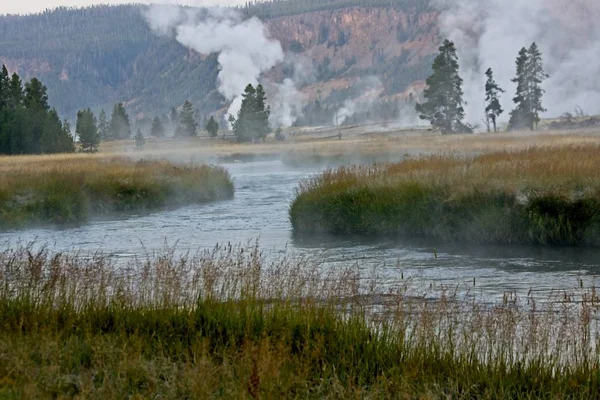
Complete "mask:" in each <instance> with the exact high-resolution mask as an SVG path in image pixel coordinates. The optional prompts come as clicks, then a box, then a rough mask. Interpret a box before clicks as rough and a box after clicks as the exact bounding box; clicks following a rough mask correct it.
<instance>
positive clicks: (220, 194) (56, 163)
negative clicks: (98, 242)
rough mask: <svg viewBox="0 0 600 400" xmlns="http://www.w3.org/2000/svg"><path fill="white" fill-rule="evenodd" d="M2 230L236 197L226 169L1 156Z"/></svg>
mask: <svg viewBox="0 0 600 400" xmlns="http://www.w3.org/2000/svg"><path fill="white" fill-rule="evenodd" d="M0 178H1V181H0V229H2V228H3V229H7V228H19V227H27V226H32V225H44V224H56V225H62V224H79V223H83V222H85V221H86V220H88V219H89V218H92V217H103V216H110V215H113V214H124V213H131V212H144V211H150V210H156V209H161V208H167V207H176V206H181V205H188V204H198V203H205V202H209V201H215V200H223V199H229V198H232V197H233V183H232V181H231V178H230V176H229V174H228V172H227V171H226V170H224V169H223V168H220V167H213V166H206V165H189V164H172V163H168V162H164V161H143V160H142V161H137V162H136V161H132V160H128V159H125V158H99V157H94V158H92V157H90V158H85V157H82V156H76V157H66V158H64V159H62V158H57V157H53V158H45V157H40V158H32V157H29V158H27V159H25V160H21V159H20V158H14V159H11V158H4V159H0Z"/></svg>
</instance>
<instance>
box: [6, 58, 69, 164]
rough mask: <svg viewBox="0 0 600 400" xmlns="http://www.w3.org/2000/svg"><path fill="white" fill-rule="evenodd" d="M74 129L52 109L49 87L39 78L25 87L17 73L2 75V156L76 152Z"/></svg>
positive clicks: (32, 80) (33, 79)
mask: <svg viewBox="0 0 600 400" xmlns="http://www.w3.org/2000/svg"><path fill="white" fill-rule="evenodd" d="M69 130H70V128H69V127H68V126H67V125H66V124H63V123H61V120H60V118H59V116H58V113H57V112H56V110H54V109H50V107H49V106H48V94H47V89H46V87H45V86H44V85H43V84H42V82H40V81H39V80H38V79H36V78H32V79H31V81H29V82H27V83H26V84H25V89H23V86H22V82H21V78H20V77H19V75H17V74H16V73H15V74H13V75H12V77H11V78H9V76H8V70H7V69H6V66H3V67H2V70H1V72H0V154H40V153H67V152H72V151H74V145H73V138H72V136H71V134H70V132H69Z"/></svg>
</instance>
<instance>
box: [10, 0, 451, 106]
mask: <svg viewBox="0 0 600 400" xmlns="http://www.w3.org/2000/svg"><path fill="white" fill-rule="evenodd" d="M437 18H438V15H437V14H436V13H435V12H431V11H421V10H417V9H411V8H407V9H399V8H397V7H346V8H340V9H334V10H327V11H316V12H310V13H306V14H299V15H293V16H286V17H279V18H273V19H269V20H268V21H266V25H267V27H268V29H269V31H270V34H271V36H273V37H274V38H276V39H278V40H279V41H281V43H282V46H283V48H284V50H285V51H286V52H288V53H289V54H290V55H291V56H290V57H289V58H290V59H292V60H294V64H297V65H301V66H302V69H303V77H302V79H301V89H302V91H304V92H305V93H306V94H307V95H308V96H309V98H311V97H312V98H315V97H317V96H319V97H322V98H324V99H327V98H330V100H331V101H332V102H340V101H343V96H344V92H347V91H348V90H350V89H351V88H352V87H353V86H354V85H356V83H357V82H358V81H360V80H361V79H362V80H364V79H365V78H369V82H376V83H375V84H376V85H379V86H380V91H381V92H382V95H386V96H398V95H402V94H404V95H408V93H409V92H412V91H414V87H415V86H419V85H421V86H422V82H423V79H424V78H425V77H426V76H427V75H428V74H429V71H430V65H431V60H432V55H433V54H434V53H435V51H436V48H437V46H438V42H439V39H438V36H439V34H438V29H437ZM0 63H6V64H7V66H8V67H9V68H10V69H11V70H12V71H16V72H18V73H19V74H20V75H22V76H24V77H27V78H29V77H32V76H38V77H40V78H41V79H42V80H43V81H44V83H46V85H47V86H48V88H49V92H50V101H51V103H52V104H53V105H54V106H55V107H57V108H58V110H59V112H61V113H62V114H64V116H65V117H69V118H71V117H72V116H73V114H74V113H75V112H76V110H77V109H81V108H84V107H92V108H99V107H104V108H108V107H110V105H111V104H114V102H116V101H125V102H126V103H128V104H130V107H131V108H132V109H133V111H134V114H135V113H136V112H137V113H145V114H156V113H162V112H166V111H167V110H169V109H170V108H171V107H172V106H178V105H180V104H182V103H183V101H184V100H186V99H190V100H191V101H193V102H194V104H195V105H197V107H198V108H200V109H201V111H202V112H212V111H214V110H216V109H219V108H221V107H223V106H224V101H223V99H222V98H221V97H220V95H219V94H218V93H217V92H216V90H215V81H216V74H217V73H218V65H217V63H216V57H214V56H200V55H197V54H190V52H189V51H188V50H187V49H184V48H182V47H181V46H180V45H179V44H177V43H176V42H175V41H174V40H166V39H164V38H157V37H156V36H155V35H153V34H152V33H151V32H150V30H149V29H148V27H147V25H146V22H145V21H144V19H143V18H142V14H141V10H140V8H139V7H135V6H120V7H94V8H91V9H85V10H68V9H62V10H57V11H54V12H49V13H46V14H43V15H40V16H28V17H0ZM293 69H294V68H290V65H289V64H283V65H281V66H279V67H277V68H275V69H274V70H273V71H270V72H269V74H270V75H271V77H274V78H283V77H286V76H289V75H290V74H293V73H294V71H293ZM296 69H297V68H296ZM296 73H298V71H296Z"/></svg>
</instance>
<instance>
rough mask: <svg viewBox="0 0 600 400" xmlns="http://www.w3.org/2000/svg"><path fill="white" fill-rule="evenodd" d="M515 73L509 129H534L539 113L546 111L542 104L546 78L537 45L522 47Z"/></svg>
mask: <svg viewBox="0 0 600 400" xmlns="http://www.w3.org/2000/svg"><path fill="white" fill-rule="evenodd" d="M516 66H517V74H516V76H515V78H514V79H513V80H512V81H513V82H514V83H516V84H517V93H516V94H515V97H514V98H513V102H514V103H515V108H514V109H513V110H512V111H511V113H510V121H509V124H508V129H509V130H516V129H524V128H528V129H530V130H535V129H536V128H537V125H538V123H539V122H540V113H542V112H544V111H546V109H545V108H544V107H543V105H542V96H543V94H544V90H543V89H542V88H541V84H542V82H543V81H544V80H545V79H546V78H548V75H547V74H546V73H545V72H544V65H543V62H542V53H541V52H540V50H539V48H538V47H537V45H536V44H535V42H534V43H532V44H531V46H530V47H529V49H526V48H525V47H523V48H522V49H521V50H520V51H519V56H518V57H517V61H516Z"/></svg>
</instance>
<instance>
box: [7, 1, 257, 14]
mask: <svg viewBox="0 0 600 400" xmlns="http://www.w3.org/2000/svg"><path fill="white" fill-rule="evenodd" d="M132 2H133V3H144V4H146V3H171V4H186V5H191V6H206V5H220V6H230V5H238V4H244V3H245V2H246V0H137V1H131V0H99V1H94V0H0V14H28V13H35V12H39V11H43V10H45V9H47V8H55V7H59V6H68V7H84V6H89V5H92V4H125V3H132Z"/></svg>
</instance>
